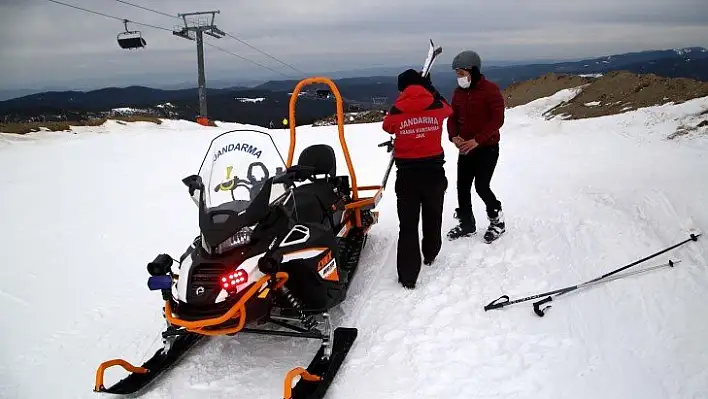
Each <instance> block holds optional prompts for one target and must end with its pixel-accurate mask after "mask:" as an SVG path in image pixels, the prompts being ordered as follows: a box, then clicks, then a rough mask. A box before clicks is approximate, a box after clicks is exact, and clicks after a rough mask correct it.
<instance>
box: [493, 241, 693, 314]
mask: <svg viewBox="0 0 708 399" xmlns="http://www.w3.org/2000/svg"><path fill="white" fill-rule="evenodd" d="M701 235H703V234H698V235H695V234H691V235H690V238H688V239H687V240H684V241H681V242H680V243H678V244H675V245H672V246H670V247H668V248H666V249H663V250H661V251H659V252H656V253H654V254H652V255H649V256H647V257H645V258H642V259H639V260H637V261H635V262H632V263H630V264H628V265H627V266H623V267H621V268H619V269H616V270H614V271H612V272H609V273H607V274H604V275H602V276H600V277H598V278H595V279H592V280H590V281H588V282H587V283H588V284H589V283H593V282H596V281H600V280H602V279H604V278H607V277H609V276H612V275H614V274H617V273H619V272H621V271H623V270H626V269H628V268H630V267H632V266H636V265H638V264H640V263H642V262H645V261H647V260H649V259H652V258H655V257H657V256H659V255H661V254H663V253H665V252H668V251H670V250H672V249H674V248H677V247H679V246H681V245H683V244H685V243H687V242H690V241H698V237H700V236H701ZM573 287H575V286H570V287H564V288H560V289H557V290H553V291H549V292H544V293H542V294H536V295H532V296H528V297H526V298H521V299H515V300H513V301H512V300H510V299H509V296H508V295H502V296H501V297H499V298H498V299H495V300H494V301H492V302H490V303H489V304H488V305H487V306H485V307H484V311H485V312H486V311H487V310H490V309H501V308H503V307H505V306H509V305H512V304H515V303H520V302H526V301H530V300H533V299H538V298H541V297H544V296H550V295H553V294H557V293H559V292H563V291H567V290H569V289H571V288H573Z"/></svg>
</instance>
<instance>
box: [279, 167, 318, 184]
mask: <svg viewBox="0 0 708 399" xmlns="http://www.w3.org/2000/svg"><path fill="white" fill-rule="evenodd" d="M316 172H317V170H316V169H315V168H314V167H313V166H307V165H293V166H291V167H289V168H288V169H287V170H286V171H285V172H284V173H283V174H281V175H279V176H275V177H274V178H273V183H286V184H290V183H292V182H293V181H302V180H305V179H308V178H310V177H312V176H314V175H315V174H317V173H316Z"/></svg>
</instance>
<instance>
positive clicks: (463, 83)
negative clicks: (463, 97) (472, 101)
mask: <svg viewBox="0 0 708 399" xmlns="http://www.w3.org/2000/svg"><path fill="white" fill-rule="evenodd" d="M457 84H458V85H460V87H462V88H463V89H466V88H468V87H470V80H469V78H467V76H462V77H459V78H457Z"/></svg>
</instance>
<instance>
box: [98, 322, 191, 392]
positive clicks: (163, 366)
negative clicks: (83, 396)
mask: <svg viewBox="0 0 708 399" xmlns="http://www.w3.org/2000/svg"><path fill="white" fill-rule="evenodd" d="M203 337H204V336H203V335H198V334H187V335H181V336H179V337H178V338H177V339H175V341H174V342H173V343H172V346H171V347H170V350H169V351H168V352H167V353H163V350H162V348H161V349H158V351H157V352H155V354H154V355H153V356H152V357H151V358H150V359H149V360H148V361H146V362H145V363H144V364H143V365H142V366H141V367H136V366H133V365H132V364H130V363H128V362H126V361H125V360H123V359H114V360H109V361H107V362H103V363H101V365H100V366H99V367H98V370H96V385H95V387H94V392H103V393H112V394H119V395H127V394H133V393H136V392H138V391H140V390H142V389H143V388H145V387H146V386H148V385H150V383H152V382H153V381H154V380H155V379H156V378H157V377H159V376H160V375H161V374H162V373H163V372H164V371H166V370H168V369H169V368H170V367H172V366H173V365H174V364H176V363H177V362H178V361H179V360H180V359H181V358H182V355H184V354H185V353H186V352H187V351H188V350H189V349H190V348H191V347H192V346H194V344H196V343H197V342H199V340H200V339H202V338H203ZM112 366H121V367H123V368H124V369H126V370H127V371H129V372H131V374H129V375H128V376H127V377H125V378H123V379H122V380H120V381H118V382H117V383H115V384H114V385H113V386H111V387H110V388H106V387H104V386H103V373H104V372H105V371H106V369H107V368H109V367H112Z"/></svg>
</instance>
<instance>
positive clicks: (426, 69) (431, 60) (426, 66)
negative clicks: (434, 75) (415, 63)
mask: <svg viewBox="0 0 708 399" xmlns="http://www.w3.org/2000/svg"><path fill="white" fill-rule="evenodd" d="M441 53H442V47H435V44H434V43H433V39H430V46H429V47H428V57H427V58H426V59H425V62H424V63H423V68H422V69H421V70H420V75H421V76H423V77H426V76H428V74H430V70H431V69H432V68H433V64H435V60H436V59H437V58H438V56H439V55H440V54H441Z"/></svg>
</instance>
